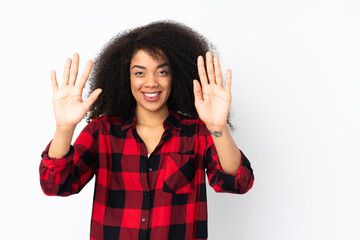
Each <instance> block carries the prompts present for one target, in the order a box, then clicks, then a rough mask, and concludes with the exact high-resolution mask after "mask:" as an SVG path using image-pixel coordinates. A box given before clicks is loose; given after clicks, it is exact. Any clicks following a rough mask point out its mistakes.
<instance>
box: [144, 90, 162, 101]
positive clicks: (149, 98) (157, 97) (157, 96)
mask: <svg viewBox="0 0 360 240" xmlns="http://www.w3.org/2000/svg"><path fill="white" fill-rule="evenodd" d="M141 93H142V94H143V96H144V99H145V100H146V101H148V102H156V101H157V100H159V98H160V95H161V92H141ZM146 93H147V94H153V93H158V95H156V96H154V97H150V96H147V95H146Z"/></svg>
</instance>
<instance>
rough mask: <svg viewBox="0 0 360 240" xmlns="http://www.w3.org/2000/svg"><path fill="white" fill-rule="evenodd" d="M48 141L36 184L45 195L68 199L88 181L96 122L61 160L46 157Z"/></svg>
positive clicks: (93, 159) (93, 162)
mask: <svg viewBox="0 0 360 240" xmlns="http://www.w3.org/2000/svg"><path fill="white" fill-rule="evenodd" d="M51 142H52V141H50V143H49V144H48V145H47V147H46V148H45V150H44V151H43V153H42V154H41V157H42V159H41V162H40V167H39V173H40V185H41V188H42V190H43V192H44V193H45V194H46V195H57V196H68V195H71V194H75V193H78V192H80V190H81V189H82V188H83V187H84V186H85V185H86V184H87V183H88V182H89V181H90V180H91V179H92V177H93V176H94V173H95V169H96V165H97V152H98V124H97V121H96V119H95V120H93V121H91V122H90V123H89V124H88V125H86V127H85V128H84V129H83V130H82V132H81V133H80V135H79V137H78V138H77V139H76V141H75V142H74V144H73V145H71V146H70V150H69V152H68V153H67V154H66V155H65V156H64V157H62V158H53V157H49V155H48V151H49V147H50V144H51Z"/></svg>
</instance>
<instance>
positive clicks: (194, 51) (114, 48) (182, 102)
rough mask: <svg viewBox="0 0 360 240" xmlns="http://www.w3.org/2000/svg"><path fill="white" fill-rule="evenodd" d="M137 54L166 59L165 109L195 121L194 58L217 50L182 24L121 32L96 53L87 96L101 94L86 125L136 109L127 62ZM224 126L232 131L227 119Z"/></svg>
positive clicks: (164, 23)
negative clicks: (167, 88)
mask: <svg viewBox="0 0 360 240" xmlns="http://www.w3.org/2000/svg"><path fill="white" fill-rule="evenodd" d="M138 50H146V51H147V52H149V54H151V55H152V56H153V57H154V58H157V57H158V56H159V53H160V52H162V53H163V54H164V55H165V56H166V58H167V59H168V60H169V64H170V68H171V75H172V86H171V93H170V96H169V98H168V100H167V105H168V109H169V110H171V111H175V112H179V113H181V114H184V115H187V116H189V117H192V118H198V117H199V116H198V113H197V111H196V108H195V105H194V93H193V79H199V75H198V70H197V57H198V56H200V55H202V56H203V57H204V58H205V54H206V52H207V51H213V52H214V51H215V52H216V48H215V46H214V45H213V44H211V43H210V42H209V41H208V40H207V39H206V38H205V37H204V36H202V35H200V34H199V33H197V32H195V31H194V30H192V29H191V28H189V27H187V26H185V25H183V24H180V23H177V22H173V21H158V22H153V23H150V24H148V25H145V26H141V27H137V28H135V29H130V30H126V31H124V32H121V33H120V34H118V35H116V36H115V37H114V38H112V39H111V40H110V41H109V43H107V44H106V45H105V46H104V48H103V50H102V51H101V52H100V53H99V55H98V56H97V58H96V59H95V61H94V66H93V71H92V74H91V76H90V79H89V82H90V91H89V92H90V93H91V92H92V91H94V90H95V89H97V88H101V89H102V93H101V94H100V96H99V97H98V99H97V100H96V101H95V103H94V104H93V105H92V106H91V108H90V110H89V113H88V114H87V122H90V121H91V120H92V119H95V118H97V117H101V116H104V115H107V116H118V117H120V118H122V117H125V116H127V115H128V114H129V113H130V112H131V111H132V110H133V109H134V108H135V107H136V101H135V98H134V97H133V95H132V93H131V89H130V62H131V59H132V57H133V55H134V54H135V53H136V52H137V51H138ZM227 122H228V124H229V126H230V127H231V128H232V125H231V123H230V121H229V117H228V121H227Z"/></svg>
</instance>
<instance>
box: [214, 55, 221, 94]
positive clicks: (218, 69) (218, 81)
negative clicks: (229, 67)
mask: <svg viewBox="0 0 360 240" xmlns="http://www.w3.org/2000/svg"><path fill="white" fill-rule="evenodd" d="M214 65H215V78H216V79H215V82H216V84H217V85H218V86H221V87H222V86H223V85H222V75H221V67H220V60H219V57H218V56H216V57H214Z"/></svg>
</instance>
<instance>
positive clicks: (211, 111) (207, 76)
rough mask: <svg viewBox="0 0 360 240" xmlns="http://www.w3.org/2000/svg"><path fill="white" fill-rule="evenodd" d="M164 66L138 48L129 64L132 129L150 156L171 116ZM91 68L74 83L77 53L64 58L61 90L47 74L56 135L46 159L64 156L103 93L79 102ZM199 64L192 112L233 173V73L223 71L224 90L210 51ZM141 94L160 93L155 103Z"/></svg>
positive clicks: (236, 156) (236, 165) (238, 158)
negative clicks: (230, 123)
mask: <svg viewBox="0 0 360 240" xmlns="http://www.w3.org/2000/svg"><path fill="white" fill-rule="evenodd" d="M71 62H72V64H71ZM166 63H167V59H166V58H159V60H156V59H154V58H152V57H151V55H149V54H148V53H147V52H146V51H143V50H139V51H138V52H136V53H135V54H134V56H133V58H132V61H131V64H130V73H131V74H130V81H131V91H132V93H133V95H134V97H135V99H136V101H137V107H136V118H137V122H136V124H137V129H136V130H137V132H138V134H139V135H140V137H141V138H142V139H143V141H144V142H145V145H146V146H147V149H148V152H149V153H151V152H152V151H153V149H154V148H155V147H156V145H157V143H158V142H159V140H160V137H161V134H162V133H163V131H164V129H163V127H162V123H163V121H164V120H165V118H166V117H167V115H168V113H169V111H168V107H167V104H166V101H167V99H168V97H169V95H170V91H171V73H170V67H169V66H161V65H164V64H166ZM92 64H93V63H92V61H91V60H90V61H88V63H87V65H86V67H85V70H84V73H83V74H82V76H81V78H80V80H79V81H78V82H77V83H76V78H77V74H78V65H79V55H78V54H74V58H73V61H72V60H71V59H67V61H66V64H65V70H64V77H63V81H62V86H61V88H60V89H59V88H58V84H57V80H56V74H55V71H52V72H51V82H52V87H53V106H54V112H55V119H56V131H55V135H54V138H53V141H52V143H51V145H50V149H49V156H50V157H54V158H61V157H63V156H64V155H65V154H66V153H68V151H69V149H70V144H71V140H72V137H73V133H74V130H75V127H76V125H77V123H79V122H80V121H81V119H82V118H83V117H84V115H85V113H86V112H87V111H88V110H89V108H90V106H91V105H92V104H93V103H94V102H95V101H96V99H97V97H98V96H99V94H100V93H101V89H96V90H95V91H94V92H92V93H91V95H90V96H89V98H88V99H86V101H83V100H82V98H81V96H82V90H83V88H84V86H85V84H86V81H87V79H88V77H89V74H90V72H91V68H92ZM197 64H198V72H199V77H200V82H201V85H200V83H199V82H198V81H197V80H194V82H193V84H194V96H195V107H196V110H197V112H198V114H199V117H200V119H201V120H202V121H203V122H204V123H205V124H206V127H207V128H208V130H209V131H210V133H211V134H212V136H213V140H214V144H215V148H216V150H217V153H218V156H219V160H220V164H221V166H222V169H223V170H224V171H225V172H228V173H230V174H236V172H237V170H238V169H239V166H240V164H241V154H240V152H239V150H238V147H237V146H236V144H235V142H234V140H233V138H232V137H231V134H230V132H229V129H228V127H227V124H226V119H227V116H228V112H229V109H230V103H231V79H232V76H231V70H227V72H226V80H225V83H224V86H223V83H222V76H221V67H220V61H219V58H218V57H217V56H216V57H213V56H212V53H211V52H208V53H207V54H206V63H205V62H204V59H203V57H201V56H199V57H198V60H197ZM205 64H206V69H207V71H206V70H205ZM159 66H161V67H159ZM167 70H168V71H167ZM140 72H141V73H140ZM165 72H168V73H167V74H165ZM75 83H76V84H75ZM145 92H149V93H153V92H160V95H159V97H158V98H156V99H155V100H156V101H153V100H154V99H153V100H151V101H148V100H149V99H148V100H146V97H144V93H145ZM154 133H155V134H154Z"/></svg>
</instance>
